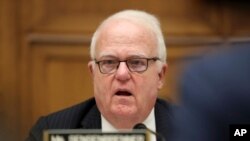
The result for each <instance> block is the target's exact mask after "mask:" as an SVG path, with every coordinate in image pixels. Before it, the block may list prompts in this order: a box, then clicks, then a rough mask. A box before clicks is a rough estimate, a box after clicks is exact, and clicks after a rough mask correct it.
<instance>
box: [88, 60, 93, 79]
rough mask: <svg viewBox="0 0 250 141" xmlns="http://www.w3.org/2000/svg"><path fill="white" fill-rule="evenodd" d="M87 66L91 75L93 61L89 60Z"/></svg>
mask: <svg viewBox="0 0 250 141" xmlns="http://www.w3.org/2000/svg"><path fill="white" fill-rule="evenodd" d="M88 68H89V72H90V74H91V76H92V77H93V75H94V63H93V61H89V63H88Z"/></svg>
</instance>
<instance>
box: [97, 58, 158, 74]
mask: <svg viewBox="0 0 250 141" xmlns="http://www.w3.org/2000/svg"><path fill="white" fill-rule="evenodd" d="M133 59H146V60H147V63H146V68H145V70H143V71H133V70H131V68H130V67H129V66H130V65H128V61H129V60H133ZM107 60H108V59H106V60H99V61H97V60H96V59H94V61H95V63H96V64H97V65H98V68H99V71H100V72H101V73H102V74H113V73H115V72H116V71H117V69H118V68H119V66H120V63H121V62H125V64H126V66H127V68H128V69H129V71H130V72H137V73H142V72H145V71H146V70H147V69H148V62H149V61H151V60H153V61H157V60H160V58H159V57H152V58H129V59H126V60H122V61H121V60H118V59H117V60H115V61H118V64H117V66H116V67H114V69H112V71H110V72H107V73H104V72H102V68H101V65H100V63H101V62H103V61H107ZM110 60H112V59H110ZM113 70H114V71H113Z"/></svg>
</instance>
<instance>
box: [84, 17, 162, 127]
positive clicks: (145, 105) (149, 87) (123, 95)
mask: <svg viewBox="0 0 250 141" xmlns="http://www.w3.org/2000/svg"><path fill="white" fill-rule="evenodd" d="M156 45H157V44H156V39H155V37H154V34H153V33H151V32H149V31H148V30H147V29H145V28H142V27H141V26H139V25H135V24H132V23H130V22H127V21H122V22H121V21H120V22H119V21H114V22H112V24H109V25H106V26H105V27H104V28H103V29H102V30H101V33H100V36H99V38H98V41H97V44H96V52H95V56H96V60H97V61H100V60H106V59H111V60H113V59H118V60H120V61H123V60H127V59H128V58H152V57H157V50H156ZM89 68H90V69H91V72H92V76H93V81H94V96H95V99H96V102H97V106H98V108H99V110H100V112H101V113H102V115H103V116H104V117H105V118H106V119H107V120H108V121H109V122H111V123H112V122H114V121H119V119H122V120H126V119H127V120H131V121H135V122H142V121H144V120H145V118H146V117H147V116H148V115H149V113H150V111H151V110H152V108H153V107H154V104H155V101H156V98H157V93H158V90H159V89H160V88H161V87H162V84H163V79H164V74H165V69H166V65H163V68H162V69H161V70H160V71H159V67H158V66H157V63H156V62H155V61H152V60H151V61H149V62H148V68H147V70H146V71H144V72H142V73H138V72H130V70H129V69H128V67H127V65H126V63H125V62H121V63H120V65H119V67H118V68H117V70H116V71H115V72H114V73H112V74H103V73H101V72H100V70H99V68H98V65H97V64H95V63H94V62H90V63H89ZM122 120H121V121H122Z"/></svg>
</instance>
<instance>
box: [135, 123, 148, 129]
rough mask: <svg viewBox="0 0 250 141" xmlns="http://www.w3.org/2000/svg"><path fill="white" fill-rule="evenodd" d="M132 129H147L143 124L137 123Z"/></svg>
mask: <svg viewBox="0 0 250 141" xmlns="http://www.w3.org/2000/svg"><path fill="white" fill-rule="evenodd" d="M133 129H147V127H146V125H144V124H143V123H137V124H136V125H135V126H134V127H133Z"/></svg>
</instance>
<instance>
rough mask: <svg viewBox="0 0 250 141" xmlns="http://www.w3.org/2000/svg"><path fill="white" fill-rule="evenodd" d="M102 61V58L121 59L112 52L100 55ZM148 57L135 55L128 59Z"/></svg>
mask: <svg viewBox="0 0 250 141" xmlns="http://www.w3.org/2000/svg"><path fill="white" fill-rule="evenodd" d="M99 56H100V59H101V58H119V56H116V55H115V54H114V53H111V52H102V53H100V55H99ZM146 57H148V55H145V53H135V54H131V55H129V56H128V57H127V58H146Z"/></svg>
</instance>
